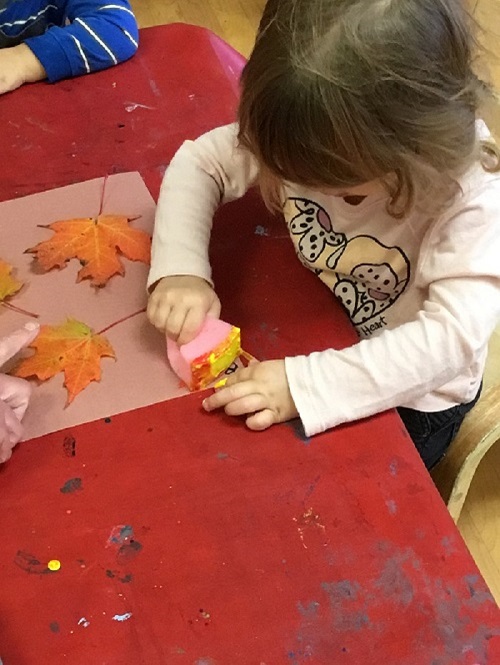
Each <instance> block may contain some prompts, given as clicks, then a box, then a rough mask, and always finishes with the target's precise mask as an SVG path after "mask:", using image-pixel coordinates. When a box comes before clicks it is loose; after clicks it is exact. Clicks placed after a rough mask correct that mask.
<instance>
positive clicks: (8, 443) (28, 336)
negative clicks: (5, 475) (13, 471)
mask: <svg viewBox="0 0 500 665" xmlns="http://www.w3.org/2000/svg"><path fill="white" fill-rule="evenodd" d="M39 330H40V327H39V325H38V324H36V323H28V324H26V326H25V327H24V328H20V329H19V330H16V331H15V332H13V333H11V334H10V335H8V336H7V337H4V338H3V339H1V340H0V367H1V366H2V365H3V364H4V363H6V362H7V360H10V359H11V358H12V357H13V356H15V355H16V353H18V351H20V350H21V349H22V348H24V347H25V346H27V345H28V344H29V343H30V342H32V341H33V340H34V339H35V337H36V336H37V335H38V332H39ZM30 396H31V386H30V384H29V383H28V382H27V381H25V380H24V379H18V378H17V377H14V376H7V375H6V374H0V462H6V461H7V460H8V459H9V457H10V456H11V455H12V449H13V448H14V446H15V445H16V443H17V442H18V441H19V440H20V439H21V437H22V435H23V428H22V425H21V420H22V418H23V416H24V413H25V411H26V409H27V408H28V404H29V400H30Z"/></svg>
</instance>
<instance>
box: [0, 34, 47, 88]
mask: <svg viewBox="0 0 500 665" xmlns="http://www.w3.org/2000/svg"><path fill="white" fill-rule="evenodd" d="M46 77H47V74H46V72H45V69H44V68H43V66H42V63H41V62H40V60H38V58H37V57H36V56H35V54H34V53H33V51H32V50H31V49H30V48H29V46H26V44H19V45H18V46H10V47H7V48H3V49H0V95H3V94H4V93H5V92H11V91H12V90H16V88H20V87H21V86H22V85H24V84H25V83H34V82H35V81H41V80H42V79H44V78H46Z"/></svg>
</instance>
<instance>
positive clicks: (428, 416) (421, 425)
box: [398, 385, 482, 469]
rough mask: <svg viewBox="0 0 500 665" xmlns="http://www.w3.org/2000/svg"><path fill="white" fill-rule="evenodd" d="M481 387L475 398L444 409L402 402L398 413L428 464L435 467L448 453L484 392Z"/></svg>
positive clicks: (429, 466)
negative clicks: (427, 409)
mask: <svg viewBox="0 0 500 665" xmlns="http://www.w3.org/2000/svg"><path fill="white" fill-rule="evenodd" d="M481 388H482V385H481V386H480V388H479V391H478V393H477V395H476V396H475V398H474V399H473V400H472V402H468V403H467V404H457V406H452V407H451V408H450V409H445V410H444V411H435V412H429V413H427V412H424V411H415V410H414V409H407V408H406V407H403V406H400V407H399V408H398V413H399V415H400V417H401V420H402V421H403V423H404V425H405V427H406V429H407V431H408V434H409V435H410V437H411V439H412V441H413V443H414V444H415V447H416V449H417V450H418V452H419V455H420V457H421V458H422V460H423V462H424V464H425V466H426V467H427V468H428V469H432V467H433V466H434V465H436V464H437V463H438V462H439V460H440V459H441V458H442V457H443V456H444V455H445V454H446V451H447V450H448V448H449V446H450V444H451V442H452V441H453V439H454V438H455V437H456V435H457V433H458V430H459V429H460V425H461V424H462V421H463V419H464V418H465V416H466V414H467V413H468V412H469V411H470V410H471V409H472V407H473V406H474V405H475V403H476V402H477V400H478V399H479V396H480V395H481Z"/></svg>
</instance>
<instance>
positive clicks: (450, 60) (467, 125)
mask: <svg viewBox="0 0 500 665" xmlns="http://www.w3.org/2000/svg"><path fill="white" fill-rule="evenodd" d="M464 4H465V2H464V0H268V3H267V6H266V9H265V12H264V16H263V19H262V22H261V25H260V28H259V33H258V36H257V41H256V45H255V48H254V50H253V53H252V55H251V57H250V60H249V62H248V64H247V66H246V67H245V70H244V72H243V77H242V97H241V103H240V112H239V120H240V140H241V142H242V144H243V145H245V146H247V147H248V148H249V149H250V150H251V151H252V152H253V153H254V154H255V155H256V157H257V158H258V160H259V162H260V164H261V167H262V173H263V179H262V185H263V191H264V195H265V198H266V199H267V201H268V203H274V204H276V203H277V198H278V193H279V185H278V183H279V182H281V181H290V182H294V183H299V184H302V185H306V186H310V187H313V188H315V187H319V188H323V189H325V188H332V189H340V190H346V189H350V188H352V187H355V186H358V185H360V184H362V183H366V182H368V181H371V180H375V179H380V180H381V181H382V182H383V184H384V186H385V187H386V189H387V190H388V192H389V194H390V202H389V210H390V212H391V213H392V214H393V215H394V216H400V215H402V214H404V213H405V212H407V211H408V210H409V208H410V207H411V205H412V203H413V201H414V198H415V195H416V194H417V195H418V194H419V193H420V192H426V193H427V194H431V196H432V197H433V198H434V199H435V193H436V194H438V195H439V196H442V197H443V200H444V199H446V200H448V199H449V198H450V197H451V196H452V191H456V186H455V188H454V189H453V184H454V182H455V181H454V178H455V177H456V176H458V175H459V174H460V173H462V172H463V171H464V170H465V169H466V168H467V167H468V166H469V165H470V164H471V163H472V161H473V160H474V159H476V158H477V155H478V146H477V139H476V130H475V120H476V111H477V109H478V106H479V104H480V101H481V98H482V97H484V96H485V95H487V94H488V89H487V87H486V85H485V84H484V83H482V82H481V81H480V80H479V79H478V78H477V76H476V75H475V74H474V72H473V70H472V60H473V55H474V43H473V38H472V36H471V30H470V21H469V17H468V15H467V13H466V10H465V9H464ZM434 192H435V193H434ZM439 196H438V198H439Z"/></svg>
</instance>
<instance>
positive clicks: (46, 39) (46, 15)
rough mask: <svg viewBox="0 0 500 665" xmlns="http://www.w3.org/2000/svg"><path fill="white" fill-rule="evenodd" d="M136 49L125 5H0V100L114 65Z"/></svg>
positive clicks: (78, 1) (69, 0)
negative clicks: (27, 87)
mask: <svg viewBox="0 0 500 665" xmlns="http://www.w3.org/2000/svg"><path fill="white" fill-rule="evenodd" d="M137 44H138V30H137V23H136V21H135V18H134V14H133V13H132V10H131V8H130V4H129V2H128V0H113V2H106V0H0V49H2V50H0V94H2V93H5V92H9V91H10V90H15V89H16V88H19V86H21V85H23V84H24V83H33V82H34V81H40V80H42V79H45V78H48V80H49V81H51V82H54V81H59V80H60V79H63V78H68V77H70V76H79V75H80V74H89V73H90V72H95V71H98V70H99V69H106V68H107V67H111V66H112V65H117V64H118V63H119V62H123V61H124V60H127V59H128V58H130V57H131V56H132V55H133V54H134V53H135V52H136V50H137Z"/></svg>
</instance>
